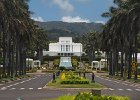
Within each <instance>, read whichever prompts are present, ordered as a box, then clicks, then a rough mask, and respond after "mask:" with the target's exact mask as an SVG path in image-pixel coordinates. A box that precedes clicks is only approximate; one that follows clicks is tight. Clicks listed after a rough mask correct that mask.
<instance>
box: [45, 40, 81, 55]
mask: <svg viewBox="0 0 140 100" xmlns="http://www.w3.org/2000/svg"><path fill="white" fill-rule="evenodd" d="M45 55H49V56H81V55H82V44H81V43H74V42H73V41H72V37H59V42H57V43H50V44H49V51H45V50H43V56H45Z"/></svg>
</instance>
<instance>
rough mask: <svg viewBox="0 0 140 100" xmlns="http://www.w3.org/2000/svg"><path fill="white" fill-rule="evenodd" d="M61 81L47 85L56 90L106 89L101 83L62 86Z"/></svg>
mask: <svg viewBox="0 0 140 100" xmlns="http://www.w3.org/2000/svg"><path fill="white" fill-rule="evenodd" d="M60 82H61V79H60V78H56V82H55V83H52V82H51V81H50V82H49V83H48V84H47V86H48V87H52V88H53V87H54V88H104V86H102V85H101V84H99V83H91V82H90V83H89V84H60Z"/></svg>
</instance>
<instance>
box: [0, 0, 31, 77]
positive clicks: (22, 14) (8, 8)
mask: <svg viewBox="0 0 140 100" xmlns="http://www.w3.org/2000/svg"><path fill="white" fill-rule="evenodd" d="M27 1H28V0H18V1H15V0H10V1H7V0H1V1H0V19H1V20H0V23H1V24H0V33H1V34H2V35H1V36H2V46H1V47H2V51H3V70H4V71H3V75H4V76H6V74H7V75H8V76H13V74H14V72H15V73H16V75H17V72H18V71H19V74H21V75H22V74H25V73H26V71H25V69H26V67H25V63H26V49H27V45H28V43H29V42H30V39H31V38H32V36H33V30H34V25H33V21H32V20H31V19H30V12H29V10H28V5H27ZM15 12H16V13H15ZM15 57H16V58H15Z"/></svg>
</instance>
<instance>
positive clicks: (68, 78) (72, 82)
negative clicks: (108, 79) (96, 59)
mask: <svg viewBox="0 0 140 100" xmlns="http://www.w3.org/2000/svg"><path fill="white" fill-rule="evenodd" d="M44 88H89V89H92V88H98V89H103V88H105V87H104V86H102V85H101V84H99V83H92V82H91V81H90V80H89V79H86V78H84V77H81V76H79V75H78V73H73V72H65V73H61V75H60V77H57V78H56V79H55V82H54V81H53V82H52V81H50V82H49V83H48V84H47V85H46V86H45V87H44Z"/></svg>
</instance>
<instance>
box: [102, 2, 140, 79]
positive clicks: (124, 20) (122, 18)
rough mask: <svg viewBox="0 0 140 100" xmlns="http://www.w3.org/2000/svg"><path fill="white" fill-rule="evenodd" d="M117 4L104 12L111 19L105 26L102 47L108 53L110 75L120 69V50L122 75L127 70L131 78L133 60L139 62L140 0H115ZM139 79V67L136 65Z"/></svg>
mask: <svg viewBox="0 0 140 100" xmlns="http://www.w3.org/2000/svg"><path fill="white" fill-rule="evenodd" d="M114 3H115V4H116V5H117V6H115V7H111V8H110V11H109V12H107V13H104V14H103V16H104V17H109V18H110V20H109V21H108V22H107V24H106V25H105V27H104V30H103V34H102V37H101V40H102V45H101V49H102V50H103V51H105V52H106V53H107V58H108V65H109V71H110V73H109V74H110V75H115V72H117V69H118V58H119V52H121V57H120V58H121V76H122V77H123V73H124V71H125V73H126V72H128V74H127V76H128V78H131V75H132V73H131V72H132V67H131V62H132V61H135V62H137V51H138V50H137V49H138V41H137V35H138V33H139V32H140V27H139V26H140V14H139V12H140V1H139V0H114ZM135 79H137V67H135Z"/></svg>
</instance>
